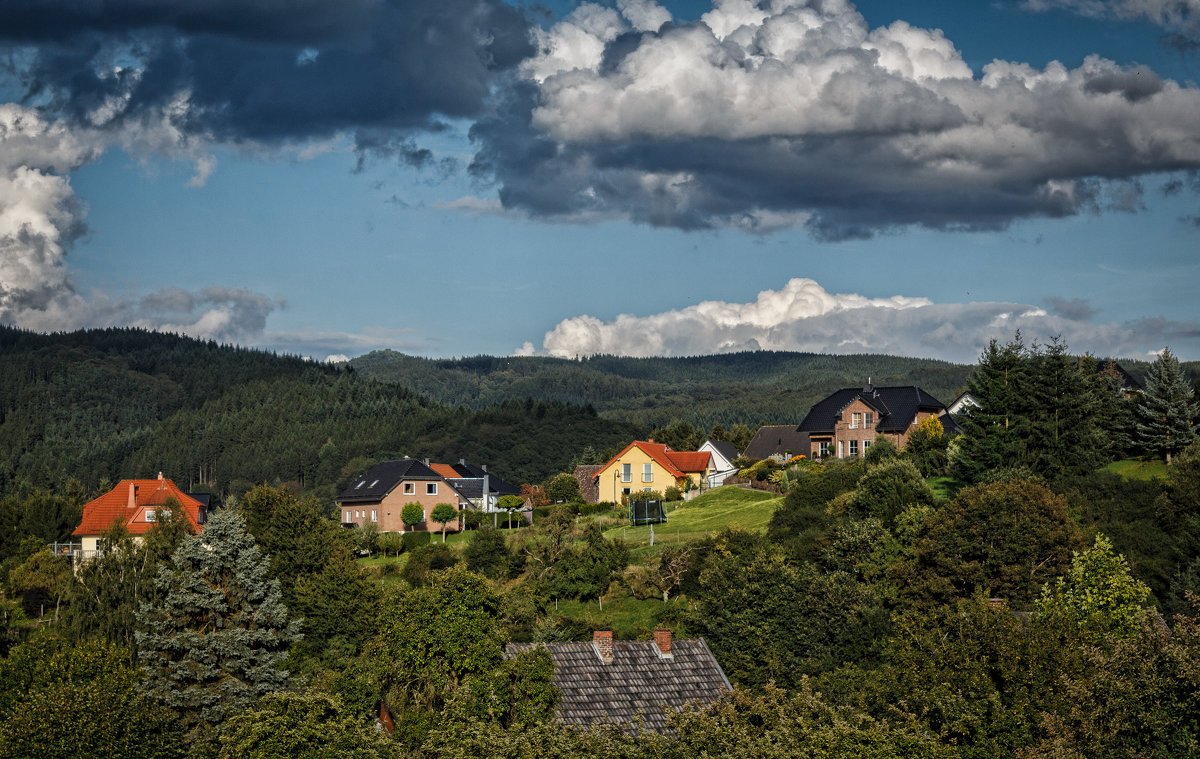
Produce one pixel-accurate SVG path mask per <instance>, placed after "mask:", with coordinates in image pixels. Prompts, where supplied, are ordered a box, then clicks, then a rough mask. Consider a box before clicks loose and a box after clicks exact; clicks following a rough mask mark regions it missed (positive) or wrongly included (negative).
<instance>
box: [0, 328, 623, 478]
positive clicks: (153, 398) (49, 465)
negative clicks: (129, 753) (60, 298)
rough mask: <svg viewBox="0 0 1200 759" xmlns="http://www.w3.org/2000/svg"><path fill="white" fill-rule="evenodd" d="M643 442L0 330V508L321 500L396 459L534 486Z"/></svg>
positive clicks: (518, 408)
mask: <svg viewBox="0 0 1200 759" xmlns="http://www.w3.org/2000/svg"><path fill="white" fill-rule="evenodd" d="M641 432H642V431H641V430H638V429H636V428H634V427H632V426H631V425H628V424H625V423H622V422H619V421H616V420H611V419H601V418H599V417H597V415H596V413H595V411H594V410H592V409H589V408H587V407H586V406H576V405H568V404H562V403H552V402H541V403H538V402H530V403H525V402H524V401H521V402H510V403H505V404H499V405H496V406H491V407H487V408H473V409H467V408H452V407H449V406H447V405H445V404H442V403H440V402H437V401H435V400H431V399H429V398H427V397H425V396H423V395H420V394H418V393H415V392H413V391H411V390H408V389H406V388H403V387H400V386H397V385H393V384H385V383H381V382H376V381H373V380H370V379H367V378H364V377H360V376H358V375H357V374H356V373H355V372H354V371H353V370H352V369H349V368H347V367H344V366H343V367H340V368H339V367H331V366H326V365H321V364H316V363H313V362H311V361H306V360H303V359H300V358H295V357H281V356H276V355H274V354H271V353H267V352H262V351H253V350H245V349H239V348H234V347H230V346H221V345H217V344H216V343H212V342H204V341H198V340H192V339H189V338H184V337H178V336H174V335H164V334H160V333H154V332H145V331H142V330H133V329H109V330H89V331H85V332H75V333H69V334H56V335H38V334H33V333H29V332H24V331H21V330H16V329H12V328H7V327H0V497H3V496H7V495H13V494H20V493H27V492H29V491H31V490H32V489H35V488H46V489H50V490H60V489H62V488H63V487H64V486H65V485H66V484H67V483H68V482H70V481H71V480H77V481H78V482H79V483H80V484H81V485H82V486H83V489H84V490H85V491H87V492H94V491H95V490H96V489H97V488H100V487H102V486H103V485H105V484H106V483H112V482H115V481H116V480H119V479H121V478H124V477H135V476H137V477H149V476H153V475H154V474H156V473H157V472H159V471H162V472H163V473H164V474H165V475H166V476H168V477H170V478H172V479H174V480H175V481H176V482H177V483H178V484H180V485H181V486H183V487H185V488H194V489H198V488H202V487H205V486H207V487H208V488H210V489H212V490H213V491H214V492H218V493H224V492H230V491H232V492H240V491H241V490H244V489H245V488H247V487H249V486H251V485H253V484H255V483H263V482H267V483H280V482H292V483H295V484H296V485H298V486H300V487H302V488H303V489H304V490H306V491H308V492H313V493H316V494H318V495H320V496H322V497H331V496H332V495H333V494H334V492H335V491H336V490H337V488H338V487H339V486H340V485H342V484H344V483H345V481H346V480H347V479H348V478H350V477H352V476H353V475H354V474H356V473H358V472H359V471H361V469H363V468H365V467H366V466H367V465H369V464H371V463H373V462H374V461H376V460H378V459H380V458H384V457H397V456H405V455H411V456H418V457H430V458H434V459H441V460H448V461H456V460H457V459H459V458H468V459H470V460H471V461H473V462H477V463H483V464H489V465H490V466H491V467H493V468H494V469H493V471H496V472H497V473H500V474H501V476H504V477H505V478H509V479H512V480H514V481H516V482H524V481H534V482H536V481H540V480H541V479H544V478H545V477H546V476H547V475H549V474H552V473H554V472H557V471H561V470H562V469H564V468H566V467H567V466H569V465H570V463H571V462H572V460H573V459H574V457H575V456H576V455H577V454H578V452H579V451H580V450H582V449H583V448H585V447H586V446H588V445H592V446H595V447H596V448H597V449H600V450H603V449H606V448H609V447H613V446H618V445H620V444H622V443H623V442H625V441H627V440H629V439H630V438H631V437H633V436H634V435H636V434H640V433H641Z"/></svg>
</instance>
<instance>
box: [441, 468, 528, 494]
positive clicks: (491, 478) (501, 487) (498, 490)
mask: <svg viewBox="0 0 1200 759" xmlns="http://www.w3.org/2000/svg"><path fill="white" fill-rule="evenodd" d="M450 468H451V469H453V470H454V471H456V472H458V474H459V477H460V478H462V479H464V480H471V479H478V480H479V484H478V485H475V486H474V487H475V495H473V496H470V497H471V498H480V497H482V496H481V495H480V494H481V493H483V477H484V475H487V478H488V492H489V493H495V494H496V495H521V489H520V488H519V487H517V486H516V485H513V484H512V483H510V482H508V481H506V480H504V479H502V478H500V477H497V476H496V475H495V474H494V473H492V472H489V471H488V470H486V469H484V468H483V467H481V466H477V465H475V464H468V463H467V462H465V461H459V462H458V463H457V464H451V465H450ZM455 487H456V488H457V487H458V485H457V484H455ZM460 492H461V491H460ZM464 495H465V493H464Z"/></svg>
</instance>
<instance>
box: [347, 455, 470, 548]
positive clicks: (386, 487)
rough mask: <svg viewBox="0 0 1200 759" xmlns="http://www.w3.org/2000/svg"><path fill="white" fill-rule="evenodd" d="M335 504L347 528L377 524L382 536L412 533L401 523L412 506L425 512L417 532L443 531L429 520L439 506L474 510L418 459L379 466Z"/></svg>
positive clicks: (449, 527)
mask: <svg viewBox="0 0 1200 759" xmlns="http://www.w3.org/2000/svg"><path fill="white" fill-rule="evenodd" d="M334 500H335V501H336V503H337V506H338V508H339V510H340V511H341V512H342V525H343V526H345V527H353V526H355V525H361V524H364V523H366V522H373V523H375V524H377V525H378V526H379V530H380V531H381V532H404V531H405V530H406V529H409V528H408V526H407V525H405V524H404V522H403V521H402V520H401V519H400V512H401V511H402V510H403V509H404V507H405V506H406V505H407V504H410V503H418V504H420V505H421V508H422V509H423V510H424V512H425V519H424V521H422V522H421V523H420V524H417V525H415V526H414V527H413V528H412V529H416V530H440V529H441V525H440V524H436V523H433V522H431V520H430V516H429V515H430V514H431V513H432V512H433V508H434V506H436V505H438V504H439V503H448V504H450V505H451V506H453V507H455V508H456V509H458V510H460V511H461V510H462V509H464V508H471V506H472V503H471V501H470V499H469V498H467V497H466V496H465V495H463V494H462V493H460V492H459V491H458V490H457V489H455V487H454V486H453V485H452V484H450V482H448V481H447V479H446V478H445V477H443V476H442V475H440V474H438V473H437V472H436V471H434V470H433V469H432V468H430V466H429V463H428V462H426V461H418V460H417V459H396V460H393V461H384V462H381V463H379V464H376V465H375V466H373V467H371V468H370V469H368V470H367V472H366V474H364V475H362V476H361V477H359V478H357V479H356V480H355V481H354V484H353V485H351V486H350V487H348V488H346V489H345V490H343V491H342V493H341V494H340V495H338V497H337V498H335V499H334ZM446 529H447V530H449V531H451V532H457V531H458V530H459V529H460V525H459V523H458V522H455V523H452V524H449V525H447V526H446Z"/></svg>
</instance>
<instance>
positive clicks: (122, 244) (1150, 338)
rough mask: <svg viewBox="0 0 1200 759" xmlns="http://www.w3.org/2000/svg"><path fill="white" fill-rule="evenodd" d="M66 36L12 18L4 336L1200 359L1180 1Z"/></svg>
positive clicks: (243, 18)
mask: <svg viewBox="0 0 1200 759" xmlns="http://www.w3.org/2000/svg"><path fill="white" fill-rule="evenodd" d="M60 5H61V6H62V7H61V8H59V7H57V6H60ZM125 5H128V6H129V7H128V8H124V7H122V6H125ZM260 6H261V8H260ZM73 7H74V5H73V4H71V3H68V2H67V0H46V2H45V3H43V4H42V6H39V9H38V10H36V11H32V12H29V11H21V10H13V9H11V8H10V9H8V10H3V9H0V30H2V31H0V47H4V48H5V52H6V53H8V54H11V55H12V60H13V61H14V63H13V65H12V66H10V67H9V68H8V69H6V70H0V321H3V322H5V323H10V324H16V325H19V326H24V327H28V328H31V329H38V330H46V331H48V330H58V329H74V328H78V327H85V326H108V325H118V324H133V325H138V326H145V327H150V328H155V329H164V330H170V331H178V332H184V333H187V334H192V335H195V336H198V337H204V338H212V339H217V340H221V341H225V342H236V343H239V344H243V345H252V346H259V347H264V348H270V349H275V350H280V351H285V352H289V353H298V354H302V355H309V356H313V357H315V358H319V359H320V358H325V357H326V356H330V355H335V356H336V355H341V356H355V355H359V354H361V353H364V352H366V351H369V350H372V349H376V348H394V349H396V350H401V351H404V352H408V353H413V354H419V355H427V356H462V355H472V354H479V353H488V354H509V353H513V352H521V353H540V354H549V355H561V356H573V355H580V354H587V353H595V352H605V353H622V354H627V355H696V354H706V353H715V352H722V351H729V350H742V349H753V348H769V349H781V350H813V351H820V352H835V353H836V352H887V353H898V354H905V355H921V356H930V357H937V358H946V359H950V360H956V361H972V360H974V358H975V357H977V356H978V354H979V350H980V348H981V347H982V346H983V345H984V344H986V341H987V340H988V339H989V338H992V337H996V338H1000V339H1005V338H1007V337H1009V336H1011V335H1012V333H1013V331H1014V330H1015V329H1018V328H1019V329H1021V330H1022V332H1023V334H1025V335H1026V336H1027V337H1028V338H1032V339H1040V340H1045V339H1047V338H1048V337H1050V336H1051V335H1061V336H1063V338H1064V339H1066V340H1067V342H1068V343H1069V344H1070V346H1071V347H1072V348H1073V349H1075V350H1078V351H1090V352H1094V353H1097V354H1101V355H1117V356H1137V357H1146V356H1148V355H1150V353H1151V352H1152V351H1155V350H1158V349H1161V348H1162V347H1163V346H1164V345H1169V346H1170V347H1171V348H1172V350H1173V351H1174V352H1176V353H1177V354H1179V355H1180V356H1181V357H1183V358H1186V359H1200V320H1198V319H1200V309H1198V308H1197V306H1196V297H1195V291H1196V288H1197V285H1200V257H1198V256H1197V255H1196V254H1197V251H1198V250H1200V222H1198V219H1200V173H1198V169H1200V89H1198V87H1197V82H1200V34H1198V31H1200V5H1198V2H1197V0H1183V1H1182V2H1181V1H1180V0H1174V2H1170V1H1168V0H1162V2H1161V3H1156V2H1155V1H1154V0H1141V1H1140V2H1137V3H1134V2H1132V1H1130V2H1121V1H1120V0H1113V1H1112V2H1100V1H1099V0H1038V1H1037V2H1033V1H1030V2H1018V1H1015V0H1014V1H1012V2H1008V1H1007V0H1002V1H999V2H992V3H987V4H984V3H962V2H921V3H908V2H883V1H882V0H880V1H872V2H861V3H858V4H850V3H846V2H840V1H836V0H823V1H820V2H819V1H817V0H812V1H811V2H805V1H803V0H777V1H775V2H762V3H753V2H749V1H748V0H723V2H720V3H717V4H716V6H715V7H714V5H713V4H712V3H697V2H678V3H670V2H668V3H664V4H655V3H653V2H651V1H650V0H621V2H620V3H616V2H611V3H601V4H599V5H589V4H580V3H574V2H557V3H551V4H549V5H548V7H546V6H543V7H532V6H528V7H526V6H519V7H518V6H513V5H509V4H504V3H502V2H499V0H448V1H447V2H433V0H412V1H411V2H409V1H408V0H404V1H400V0H396V2H390V3H384V2H381V0H355V2H336V3H335V2H325V0H309V1H308V2H305V3H301V4H297V5H296V6H294V7H293V9H292V10H291V11H290V12H289V15H288V16H287V17H281V16H280V15H279V12H278V10H277V9H276V7H275V4H273V3H261V4H260V3H255V2H250V3H248V4H240V3H234V2H232V0H218V1H217V2H213V3H210V4H206V5H205V7H204V10H203V11H195V12H193V13H192V15H187V14H185V13H182V12H180V11H178V10H175V7H176V6H175V4H172V3H166V2H163V3H161V4H159V3H154V2H149V3H147V2H137V3H134V2H132V0H130V2H128V3H124V2H121V1H118V2H112V3H109V4H107V5H106V6H105V8H106V9H105V10H103V11H96V12H94V13H90V14H89V13H87V12H74V11H70V12H68V9H69V8H73ZM464 19H467V20H464ZM135 41H136V42H137V43H139V44H138V45H136V46H135V45H134V44H132V43H133V42H135ZM6 101H7V102H6Z"/></svg>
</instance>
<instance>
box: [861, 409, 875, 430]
mask: <svg viewBox="0 0 1200 759" xmlns="http://www.w3.org/2000/svg"><path fill="white" fill-rule="evenodd" d="M874 426H875V414H874V412H871V411H868V412H866V413H864V414H863V429H869V428H871V427H874Z"/></svg>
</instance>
